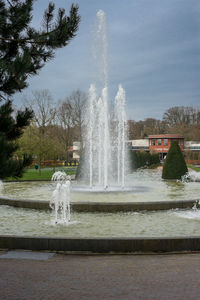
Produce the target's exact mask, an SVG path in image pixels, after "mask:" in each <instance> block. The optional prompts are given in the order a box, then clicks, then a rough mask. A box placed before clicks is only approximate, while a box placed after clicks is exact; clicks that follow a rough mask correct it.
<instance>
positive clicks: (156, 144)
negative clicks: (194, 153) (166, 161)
mask: <svg viewBox="0 0 200 300" xmlns="http://www.w3.org/2000/svg"><path fill="white" fill-rule="evenodd" d="M148 139H149V151H150V152H158V153H160V156H161V159H163V158H164V157H165V156H166V155H167V152H168V150H169V148H170V146H171V143H172V142H173V141H177V142H178V144H179V146H180V148H181V150H182V151H183V150H184V136H183V135H180V134H154V135H149V136H148Z"/></svg>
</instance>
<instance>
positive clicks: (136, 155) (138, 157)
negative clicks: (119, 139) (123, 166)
mask: <svg viewBox="0 0 200 300" xmlns="http://www.w3.org/2000/svg"><path fill="white" fill-rule="evenodd" d="M130 154H131V155H130V157H131V165H132V169H133V170H134V169H138V168H141V167H153V166H155V165H159V164H160V159H159V155H158V153H149V152H145V151H131V153H130Z"/></svg>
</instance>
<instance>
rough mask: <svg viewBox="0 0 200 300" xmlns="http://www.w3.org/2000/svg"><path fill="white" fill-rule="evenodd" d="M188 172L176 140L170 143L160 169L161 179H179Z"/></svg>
mask: <svg viewBox="0 0 200 300" xmlns="http://www.w3.org/2000/svg"><path fill="white" fill-rule="evenodd" d="M187 172H188V169H187V165H186V163H185V159H184V157H183V153H182V151H181V149H180V147H179V145H178V142H177V141H174V142H172V143H171V146H170V149H169V151H168V153H167V157H166V159H165V163H164V166H163V171H162V178H163V179H181V176H183V175H185V173H187Z"/></svg>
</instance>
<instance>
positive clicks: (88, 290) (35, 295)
mask: <svg viewBox="0 0 200 300" xmlns="http://www.w3.org/2000/svg"><path fill="white" fill-rule="evenodd" d="M3 254H4V252H0V256H1V255H3ZM11 299H12V300H32V299H35V300H39V299H48V300H51V299H55V300H62V299H67V300H75V299H76V300H82V299H87V300H90V299H92V300H104V299H115V300H129V299H131V300H132V299H136V300H137V299H138V300H141V299H142V300H143V299H144V300H162V299H166V300H170V299H180V300H184V299H187V300H198V299H200V253H190V254H170V255H163V254H162V255H155V254H154V255H64V254H55V256H53V257H51V258H48V259H46V260H37V258H34V257H33V259H21V258H14V259H13V258H3V257H2V258H1V259H0V300H11Z"/></svg>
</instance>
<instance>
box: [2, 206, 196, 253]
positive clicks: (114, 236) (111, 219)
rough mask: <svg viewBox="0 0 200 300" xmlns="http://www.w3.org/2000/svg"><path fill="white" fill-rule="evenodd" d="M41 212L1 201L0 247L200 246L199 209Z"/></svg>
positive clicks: (124, 248) (193, 248)
mask: <svg viewBox="0 0 200 300" xmlns="http://www.w3.org/2000/svg"><path fill="white" fill-rule="evenodd" d="M53 220H54V218H53V216H52V215H51V214H49V212H47V211H40V210H31V209H19V208H14V207H9V206H1V210H0V248H8V249H29V250H51V251H52V250H53V251H75V252H77V251H78V252H79V251H89V252H96V253H107V252H117V253H119V252H160V251H164V252H170V251H199V250H200V210H198V209H189V210H168V211H157V212H127V213H114V214H113V213H76V212H74V213H73V214H72V222H70V223H68V224H57V225H55V223H54V222H53Z"/></svg>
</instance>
